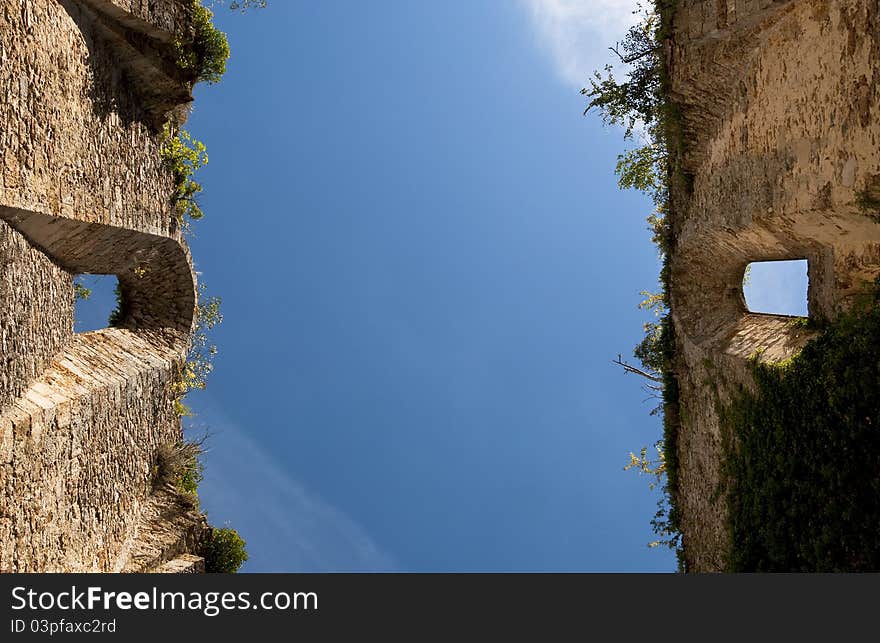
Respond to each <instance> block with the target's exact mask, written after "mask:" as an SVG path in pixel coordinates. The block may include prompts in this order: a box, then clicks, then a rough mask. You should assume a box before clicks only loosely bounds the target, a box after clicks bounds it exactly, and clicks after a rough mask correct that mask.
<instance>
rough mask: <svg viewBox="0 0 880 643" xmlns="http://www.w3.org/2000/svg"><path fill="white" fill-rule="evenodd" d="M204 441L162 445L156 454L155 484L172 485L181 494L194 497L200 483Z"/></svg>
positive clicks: (202, 468)
mask: <svg viewBox="0 0 880 643" xmlns="http://www.w3.org/2000/svg"><path fill="white" fill-rule="evenodd" d="M203 442H204V439H202V440H197V441H191V442H183V441H181V442H177V443H174V444H163V445H161V446H160V447H159V449H158V450H157V452H156V467H155V484H156V485H157V486H159V485H162V484H167V483H169V482H170V483H172V484H174V486H175V487H176V488H177V489H178V490H179V491H180V492H182V493H185V494H188V495H190V496H193V497H195V496H196V494H197V492H198V488H199V483H200V482H201V481H202V477H203V476H202V474H203V471H204V465H203V464H202V462H201V460H200V459H199V456H201V454H202V443H203Z"/></svg>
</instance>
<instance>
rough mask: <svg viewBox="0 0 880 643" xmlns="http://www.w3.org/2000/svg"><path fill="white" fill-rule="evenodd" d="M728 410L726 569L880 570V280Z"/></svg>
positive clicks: (757, 371)
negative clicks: (866, 298) (868, 295)
mask: <svg viewBox="0 0 880 643" xmlns="http://www.w3.org/2000/svg"><path fill="white" fill-rule="evenodd" d="M877 293H878V294H877V295H876V296H874V297H873V301H871V302H870V303H869V304H868V305H864V304H863V305H861V306H858V307H856V308H855V309H854V310H853V311H852V312H850V313H847V314H844V315H842V316H841V317H840V318H839V319H838V320H837V321H835V322H833V323H831V324H829V325H828V327H827V328H826V329H825V331H824V332H823V333H822V334H821V335H820V336H819V337H817V338H816V339H814V340H813V341H812V342H810V343H809V344H808V345H807V346H806V347H805V348H804V349H803V350H802V351H801V353H800V354H798V355H797V356H795V357H794V358H792V359H791V360H788V361H786V362H784V363H781V364H766V363H764V364H762V363H758V362H757V361H755V362H754V363H753V370H754V377H755V384H756V390H755V391H749V390H743V391H741V392H740V394H739V395H738V397H737V398H735V399H734V400H733V401H732V402H731V403H730V405H729V406H727V407H726V408H724V409H723V411H722V414H721V419H722V437H723V449H724V468H723V473H724V481H725V482H724V484H725V487H724V489H723V490H722V491H726V495H727V500H728V509H729V520H730V534H731V546H730V556H729V560H728V561H727V564H728V568H729V570H730V571H758V572H782V571H790V572H799V571H801V572H807V571H810V572H814V571H829V572H830V571H874V572H876V571H880V339H878V338H880V282H878V284H877Z"/></svg>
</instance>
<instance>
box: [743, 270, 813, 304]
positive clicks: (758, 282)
mask: <svg viewBox="0 0 880 643" xmlns="http://www.w3.org/2000/svg"><path fill="white" fill-rule="evenodd" d="M808 288H809V277H808V273H807V260H806V259H794V260H786V261H755V262H752V263H750V264H749V265H748V266H746V270H745V274H744V275H743V295H744V297H745V301H746V308H748V310H749V312H752V313H763V314H768V315H789V316H795V317H807V316H808V315H809V307H808V304H807V292H808Z"/></svg>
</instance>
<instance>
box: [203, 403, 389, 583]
mask: <svg viewBox="0 0 880 643" xmlns="http://www.w3.org/2000/svg"><path fill="white" fill-rule="evenodd" d="M205 398H207V396H206V395H202V396H200V398H199V400H198V401H199V404H197V405H196V406H197V407H198V411H199V414H198V416H197V417H198V418H199V421H200V423H201V422H203V423H205V425H207V426H209V427H210V431H211V433H212V435H213V437H212V438H211V439H210V440H209V443H208V445H207V446H208V453H207V456H206V460H207V463H206V471H205V481H204V482H203V483H202V485H201V487H200V490H199V491H200V496H201V500H202V505H203V507H204V508H206V509H207V512H208V516H209V519H210V520H211V522H212V523H213V524H216V525H218V526H223V522H224V521H226V520H229V521H230V524H231V526H232V527H234V528H235V529H237V530H238V531H239V533H241V535H242V537H243V538H244V539H245V540H246V541H247V542H248V552H249V555H250V560H249V562H248V563H247V567H246V568H244V570H243V571H271V572H335V571H350V572H357V571H393V570H395V569H396V568H397V565H396V563H395V561H394V560H393V558H392V557H391V556H390V555H388V554H386V553H385V552H383V551H382V550H381V549H380V548H379V546H378V545H377V544H376V543H375V542H374V541H373V539H372V538H371V537H370V535H369V534H368V533H367V532H366V530H365V529H364V528H363V527H362V526H361V525H359V524H357V523H356V522H355V521H354V520H352V519H351V518H349V517H348V516H347V515H345V514H344V513H343V512H342V511H340V510H338V509H337V508H335V507H333V506H331V505H330V504H329V503H327V502H326V501H324V500H323V499H322V498H321V497H320V496H319V495H318V494H317V493H315V492H314V491H312V490H310V489H308V488H306V486H305V485H304V484H302V483H301V482H300V481H298V480H297V479H296V478H295V477H294V476H293V475H291V474H290V473H289V472H287V471H285V470H284V469H283V468H282V467H281V466H279V464H278V463H277V462H276V461H275V459H274V458H273V457H272V456H271V455H270V454H269V453H267V452H266V450H265V449H263V448H262V447H261V446H260V445H259V444H257V442H255V441H254V440H253V439H252V438H250V437H249V436H247V435H246V434H245V433H244V432H243V431H242V430H241V429H240V428H239V427H237V426H236V425H235V424H234V423H233V422H231V421H230V420H229V419H228V418H227V417H225V415H224V414H223V412H222V410H221V409H220V408H218V405H217V404H216V403H212V401H210V400H207V399H205ZM195 431H196V432H197V431H198V429H197V428H196V429H195Z"/></svg>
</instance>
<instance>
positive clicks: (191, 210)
mask: <svg viewBox="0 0 880 643" xmlns="http://www.w3.org/2000/svg"><path fill="white" fill-rule="evenodd" d="M162 136H163V142H162V146H161V147H160V148H159V156H160V158H161V159H162V161H163V162H164V164H165V167H166V168H168V169H169V170H170V171H171V173H172V175H173V177H174V193H173V194H172V195H171V204H172V207H173V210H174V216H175V217H176V219H177V222H178V223H179V224H181V225H182V224H184V222H185V219H184V217H189V218H190V219H191V220H194V219H201V218H202V217H203V216H204V212H202V209H201V207H199V204H198V201H197V200H196V196H197V195H198V194H199V193H200V192H201V191H202V186H201V184H200V183H198V182H197V181H195V180H194V179H193V178H192V177H193V174H195V172H196V170H198V169H199V168H201V167H202V166H204V165H207V164H208V153H207V151H206V148H205V145H204V143H202V142H201V141H197V140H195V139H193V137H192V136H191V135H190V133H189V132H187V131H186V130H184V129H181V130H179V131H177V132H175V131H174V129H173V128H172V126H171V124H170V123H167V124H166V125H165V130H164V131H163V134H162Z"/></svg>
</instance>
